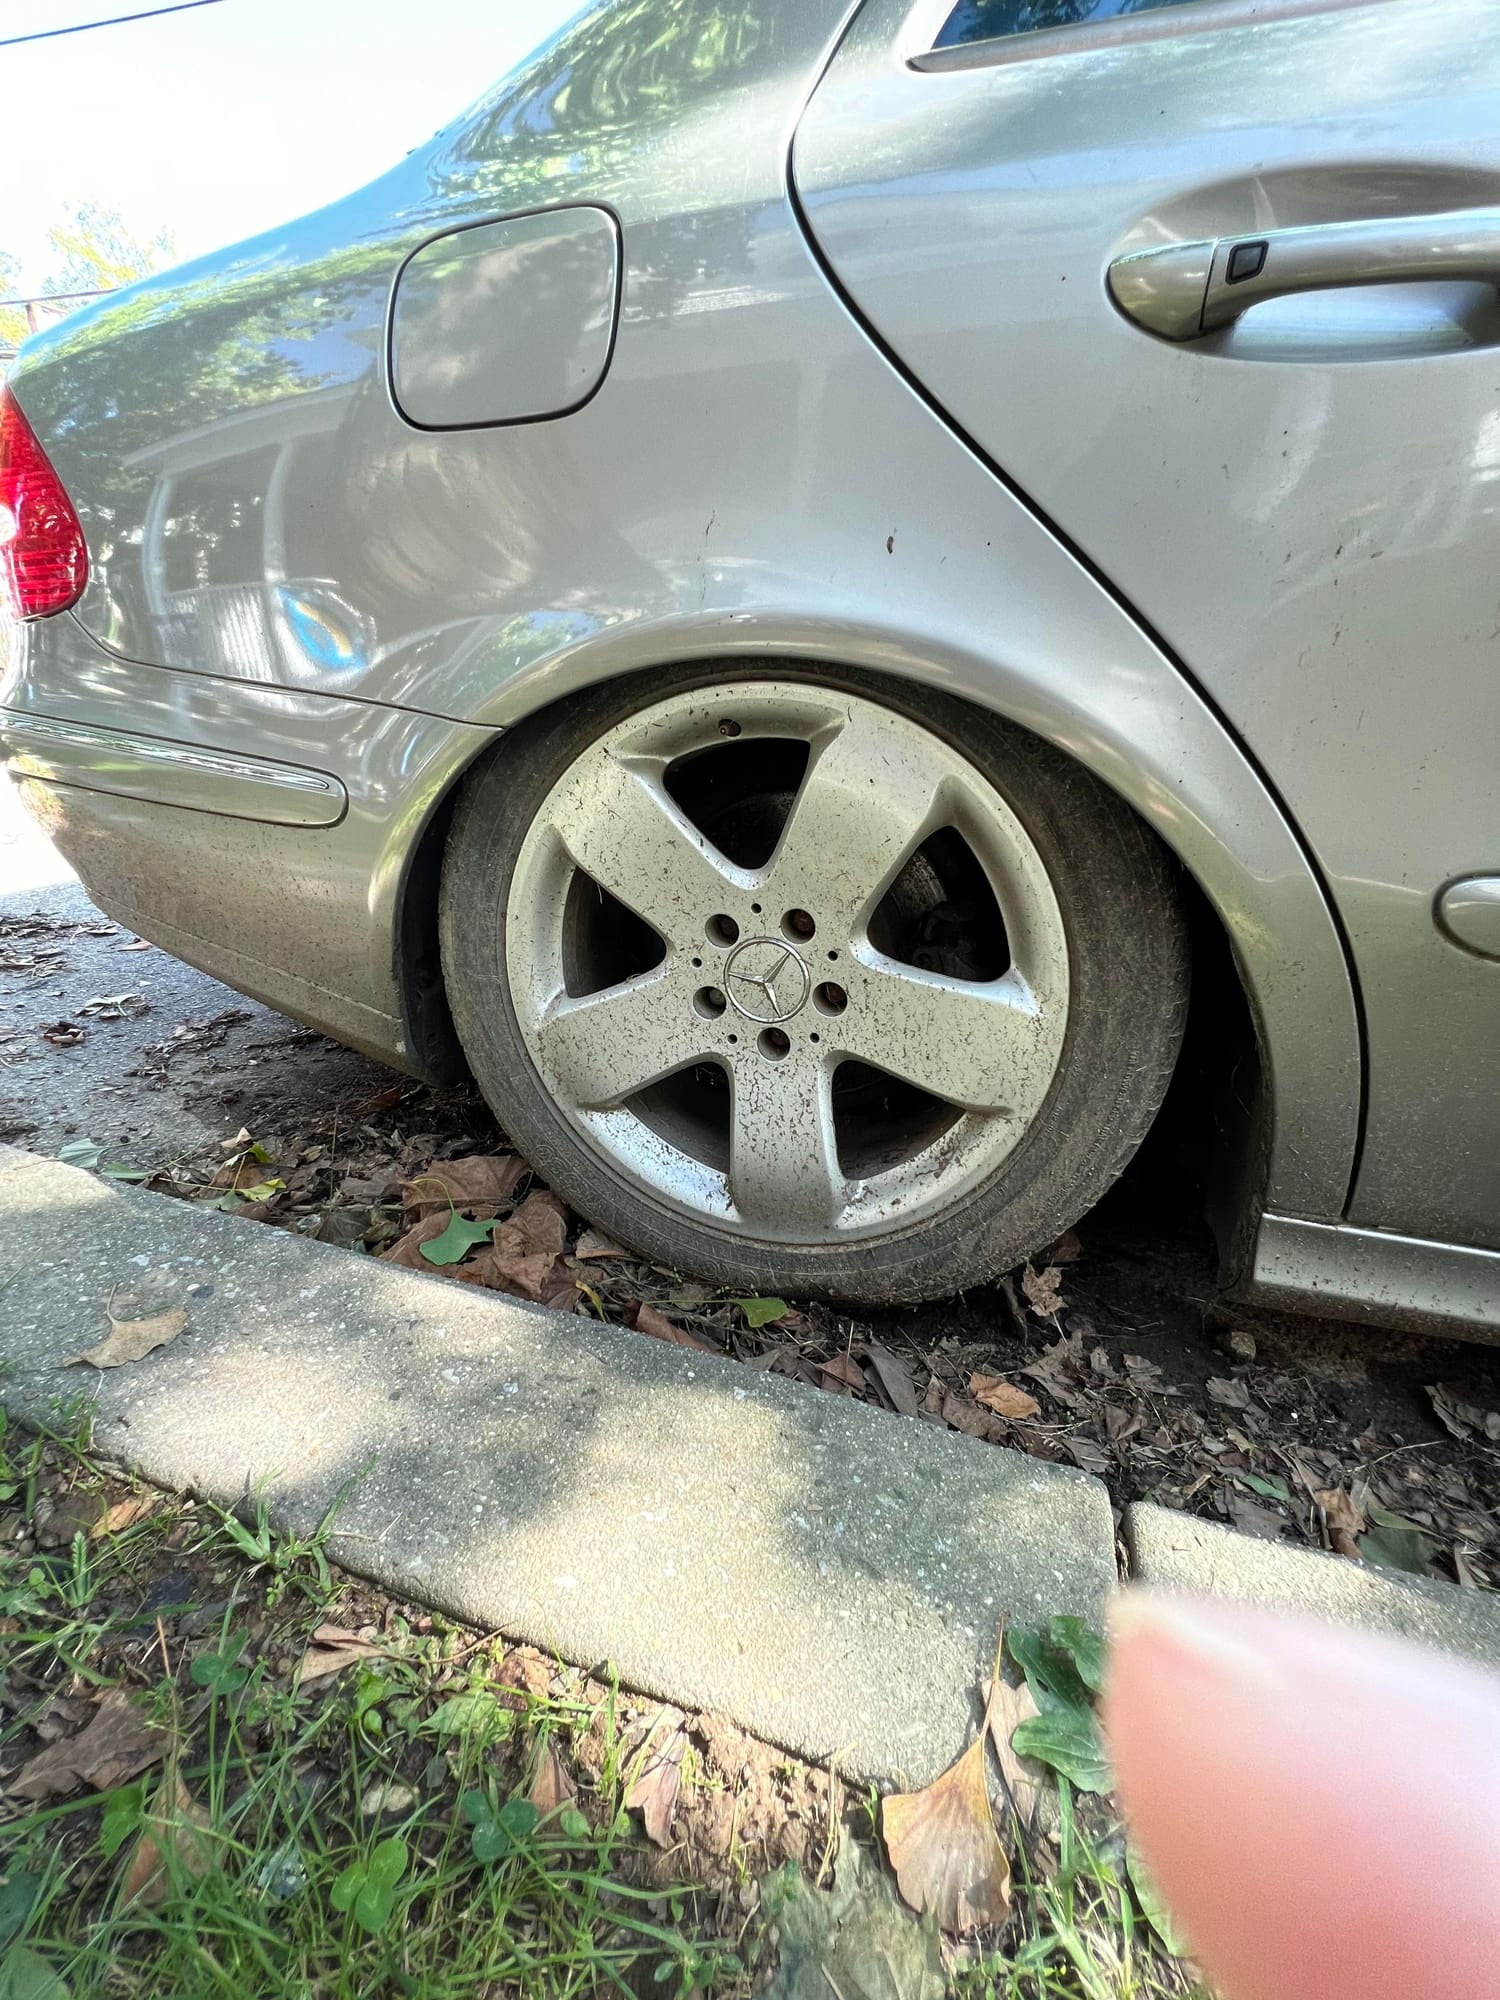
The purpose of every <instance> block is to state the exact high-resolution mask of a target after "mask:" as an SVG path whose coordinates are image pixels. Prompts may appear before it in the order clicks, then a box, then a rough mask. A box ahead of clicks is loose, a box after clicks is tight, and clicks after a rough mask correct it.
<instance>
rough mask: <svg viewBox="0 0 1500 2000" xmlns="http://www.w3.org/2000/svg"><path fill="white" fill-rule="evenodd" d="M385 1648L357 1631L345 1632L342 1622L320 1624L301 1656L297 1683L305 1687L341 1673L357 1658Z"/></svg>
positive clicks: (366, 1657) (378, 1652) (370, 1655)
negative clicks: (362, 1637)
mask: <svg viewBox="0 0 1500 2000" xmlns="http://www.w3.org/2000/svg"><path fill="white" fill-rule="evenodd" d="M382 1650H383V1649H382V1648H381V1647H379V1646H377V1645H376V1644H375V1642H374V1641H373V1640H372V1639H361V1638H360V1636H359V1634H358V1633H357V1632H346V1631H345V1630H344V1628H343V1626H341V1625H320V1626H319V1627H318V1629H317V1631H316V1632H314V1633H313V1635H312V1639H311V1642H310V1643H309V1645H308V1648H307V1651H306V1652H305V1653H304V1654H303V1655H302V1665H301V1667H300V1668H299V1669H298V1672H297V1681H298V1685H299V1686H302V1687H305V1686H306V1685H307V1683H308V1682H309V1681H319V1680H323V1679H325V1678H326V1677H327V1676H328V1675H329V1674H341V1673H342V1672H343V1671H344V1668H345V1667H352V1666H353V1665H354V1663H355V1662H356V1661H357V1660H368V1659H370V1658H371V1657H372V1656H377V1657H378V1656H379V1655H380V1653H381V1651H382Z"/></svg>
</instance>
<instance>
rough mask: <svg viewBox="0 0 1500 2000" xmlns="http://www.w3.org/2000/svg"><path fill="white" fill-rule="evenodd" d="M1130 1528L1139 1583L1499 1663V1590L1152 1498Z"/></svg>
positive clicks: (1128, 1522) (1129, 1546)
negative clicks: (1289, 1539) (1269, 1535)
mask: <svg viewBox="0 0 1500 2000" xmlns="http://www.w3.org/2000/svg"><path fill="white" fill-rule="evenodd" d="M1123 1532H1124V1539H1125V1547H1126V1550H1127V1551H1128V1554H1129V1558H1130V1571H1131V1575H1132V1577H1133V1578H1134V1579H1135V1581H1136V1582H1138V1583H1147V1584H1151V1585H1153V1586H1154V1587H1155V1588H1156V1589H1159V1590H1167V1591H1173V1592H1176V1593H1178V1594H1184V1595H1185V1594H1192V1595H1195V1596H1200V1597H1224V1598H1229V1599H1232V1600H1233V1601H1234V1602H1236V1603H1240V1604H1262V1605H1267V1606H1269V1607H1271V1608H1273V1609H1276V1610H1281V1611H1297V1612H1301V1613H1302V1614H1303V1615H1304V1616H1305V1617H1308V1618H1318V1619H1322V1620H1324V1621H1326V1622H1327V1623H1329V1624H1334V1625H1354V1626H1359V1627H1362V1628H1364V1629H1366V1630H1369V1631H1375V1632H1394V1633H1396V1634H1398V1635H1399V1636H1400V1637H1402V1638H1406V1639H1416V1640H1419V1641H1420V1642H1421V1643H1422V1644H1423V1645H1427V1646H1437V1647H1439V1648H1440V1649H1441V1650H1442V1651H1444V1652H1446V1653H1456V1654H1458V1655H1459V1656H1460V1657H1461V1658H1465V1659H1470V1660H1476V1661H1478V1662H1479V1663H1480V1664H1481V1665H1482V1666H1490V1667H1496V1666H1500V1596H1496V1595H1495V1594H1494V1593H1493V1592H1491V1591H1483V1590H1460V1589H1459V1588H1458V1586H1457V1585H1456V1584H1449V1583H1437V1582H1432V1581H1429V1580H1428V1579H1427V1578H1425V1577H1416V1576H1410V1577H1408V1576H1402V1575H1400V1574H1399V1573H1397V1572H1395V1571H1392V1570H1388V1569H1373V1568H1371V1567H1369V1566H1368V1565H1365V1564H1360V1563H1354V1562H1349V1561H1347V1560H1346V1559H1345V1558H1344V1557H1343V1556H1332V1555H1323V1554H1321V1553H1319V1551H1317V1550H1315V1549H1297V1548H1290V1547H1288V1546H1287V1544H1285V1543H1284V1542H1263V1541H1260V1540H1258V1539H1257V1538H1256V1537H1255V1536H1253V1535H1242V1534H1239V1533H1238V1532H1237V1531H1236V1530H1235V1529H1233V1528H1224V1527H1220V1526H1218V1524H1217V1523H1215V1522H1213V1521H1200V1520H1198V1519H1196V1518H1195V1517H1194V1516H1193V1515H1190V1514H1177V1513H1173V1512H1172V1511H1171V1509H1170V1508H1166V1507H1154V1506H1152V1505H1151V1504H1150V1503H1149V1502H1146V1501H1137V1502H1136V1503H1135V1504H1134V1505H1133V1506H1130V1507H1127V1508H1126V1510H1125V1525H1124V1531H1123Z"/></svg>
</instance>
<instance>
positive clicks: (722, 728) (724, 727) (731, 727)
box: [719, 722, 740, 736]
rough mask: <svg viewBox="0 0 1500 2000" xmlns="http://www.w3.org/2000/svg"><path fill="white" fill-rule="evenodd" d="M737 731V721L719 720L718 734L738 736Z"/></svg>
mask: <svg viewBox="0 0 1500 2000" xmlns="http://www.w3.org/2000/svg"><path fill="white" fill-rule="evenodd" d="M739 733H740V725H739V724H738V723H737V722H721V723H720V724H719V734H720V735H721V736H738V735H739Z"/></svg>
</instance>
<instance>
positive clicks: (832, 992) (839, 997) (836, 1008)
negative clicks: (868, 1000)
mask: <svg viewBox="0 0 1500 2000" xmlns="http://www.w3.org/2000/svg"><path fill="white" fill-rule="evenodd" d="M813 1005H814V1006H815V1007H816V1008H817V1010H818V1012H819V1013H820V1014H842V1013H843V1011H844V1009H845V1008H846V1007H847V1006H848V1005H849V995H848V994H847V993H846V992H845V991H844V989H843V987H842V986H835V985H834V983H833V981H832V980H831V979H825V980H824V981H823V982H822V984H821V985H819V986H815V987H814V988H813Z"/></svg>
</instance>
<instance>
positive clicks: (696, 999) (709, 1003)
mask: <svg viewBox="0 0 1500 2000" xmlns="http://www.w3.org/2000/svg"><path fill="white" fill-rule="evenodd" d="M728 1005H729V1002H728V1001H727V1000H726V999H725V998H724V995H723V994H722V993H721V992H720V991H719V989H718V987H717V986H700V987H699V988H698V991H697V992H696V993H695V994H694V995H693V1012H694V1013H695V1014H698V1015H700V1016H701V1017H702V1018H703V1019H704V1020H705V1021H717V1020H718V1018H719V1016H720V1015H721V1014H722V1013H723V1011H724V1009H725V1008H726V1007H727V1006H728Z"/></svg>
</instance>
